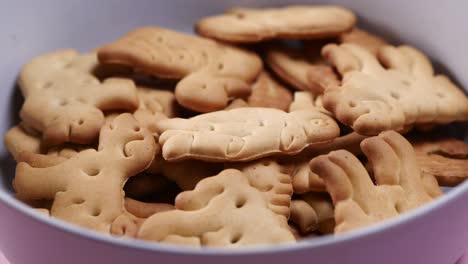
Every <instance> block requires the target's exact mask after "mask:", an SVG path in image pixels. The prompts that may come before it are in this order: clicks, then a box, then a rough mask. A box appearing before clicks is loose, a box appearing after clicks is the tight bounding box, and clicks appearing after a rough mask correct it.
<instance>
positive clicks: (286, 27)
mask: <svg viewBox="0 0 468 264" xmlns="http://www.w3.org/2000/svg"><path fill="white" fill-rule="evenodd" d="M355 23H356V16H355V15H354V14H353V12H352V11H351V10H349V9H346V8H344V7H340V6H305V5H304V6H288V7H282V8H257V9H255V8H231V9H228V10H226V12H225V13H224V14H221V15H216V16H211V17H206V18H203V19H202V20H200V21H198V22H197V24H196V25H195V30H196V31H197V32H198V33H199V34H201V35H203V36H206V37H210V38H214V39H218V40H221V41H226V42H234V43H249V42H259V41H263V40H268V39H275V38H282V39H285V38H286V39H288V38H289V39H311V38H314V39H316V38H326V37H332V36H338V35H339V34H341V33H343V32H347V31H349V30H351V29H352V28H353V26H354V24H355Z"/></svg>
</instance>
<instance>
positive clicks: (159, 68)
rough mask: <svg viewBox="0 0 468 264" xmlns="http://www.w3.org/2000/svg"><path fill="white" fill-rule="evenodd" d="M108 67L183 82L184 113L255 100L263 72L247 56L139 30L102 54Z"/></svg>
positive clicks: (148, 29) (183, 37)
mask: <svg viewBox="0 0 468 264" xmlns="http://www.w3.org/2000/svg"><path fill="white" fill-rule="evenodd" d="M98 57H99V61H100V62H101V63H103V64H122V65H128V66H131V67H133V68H135V69H138V70H141V71H144V72H146V73H148V74H151V75H154V76H157V77H163V78H176V79H181V80H180V81H179V82H178V83H177V85H176V89H175V95H176V98H177V101H178V102H179V103H180V104H181V105H182V106H184V107H186V108H188V109H190V110H194V111H198V112H211V111H216V110H221V109H224V108H225V107H226V106H227V105H228V103H229V101H230V100H231V99H233V98H238V97H246V96H248V95H249V94H250V91H251V88H250V85H251V83H252V82H253V81H254V80H255V78H256V77H257V75H258V74H259V73H260V72H261V70H262V68H263V66H262V62H261V60H260V58H259V57H258V56H257V55H256V54H254V53H252V52H249V51H247V50H243V49H241V48H237V47H233V46H229V45H226V44H222V43H217V42H215V41H213V40H210V39H205V38H202V37H197V36H191V35H187V34H183V33H179V32H175V31H171V30H168V29H163V28H159V27H145V28H138V29H136V30H134V31H132V32H130V33H128V34H127V35H125V36H124V37H122V38H121V39H119V40H117V41H115V42H113V43H110V44H108V45H106V46H104V47H102V48H100V49H99V51H98Z"/></svg>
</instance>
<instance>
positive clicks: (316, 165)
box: [310, 131, 441, 233]
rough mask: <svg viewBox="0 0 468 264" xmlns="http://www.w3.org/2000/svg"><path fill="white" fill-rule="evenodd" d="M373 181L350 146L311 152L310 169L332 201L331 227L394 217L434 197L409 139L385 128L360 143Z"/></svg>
mask: <svg viewBox="0 0 468 264" xmlns="http://www.w3.org/2000/svg"><path fill="white" fill-rule="evenodd" d="M361 148H362V151H363V152H364V154H365V155H366V156H367V158H368V159H369V161H370V163H371V165H372V169H373V174H374V178H375V182H376V184H377V185H375V184H374V183H373V182H372V179H371V178H370V176H369V174H368V173H367V171H366V169H365V168H364V166H363V165H362V163H361V162H360V161H359V160H358V159H357V158H356V157H355V156H354V155H353V154H351V153H350V152H348V151H346V150H337V151H333V152H330V153H329V154H327V155H322V156H318V157H316V158H314V159H313V160H312V161H311V162H310V167H311V170H312V171H313V172H314V173H316V174H317V175H319V176H320V177H321V178H322V179H323V180H324V182H325V185H326V188H327V191H328V192H329V193H330V195H331V197H332V200H333V204H334V205H335V221H336V227H335V233H341V232H346V231H349V230H353V229H356V228H360V227H364V226H367V225H371V224H374V223H377V222H381V221H383V220H386V219H389V218H393V217H396V216H398V215H400V214H402V213H404V212H407V211H409V210H412V209H414V208H417V207H419V206H422V205H424V204H426V203H428V202H430V201H432V200H433V199H434V198H435V197H433V196H432V194H433V193H441V192H440V188H439V186H438V185H433V188H435V189H436V190H428V189H427V187H428V186H427V185H425V183H424V181H425V180H424V179H423V174H422V173H421V170H420V168H419V166H418V163H417V160H416V156H415V153H414V150H413V148H412V146H411V144H410V143H409V142H408V141H407V140H406V139H405V138H404V137H403V136H401V135H400V134H398V133H397V132H394V131H386V132H383V133H381V134H380V135H379V136H375V137H371V138H368V139H365V140H364V141H363V142H362V143H361Z"/></svg>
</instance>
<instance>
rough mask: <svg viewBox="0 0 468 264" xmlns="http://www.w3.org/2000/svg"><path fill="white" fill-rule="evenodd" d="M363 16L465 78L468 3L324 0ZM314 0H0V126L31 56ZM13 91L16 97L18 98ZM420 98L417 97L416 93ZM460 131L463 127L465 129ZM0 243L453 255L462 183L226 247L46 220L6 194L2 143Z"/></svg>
mask: <svg viewBox="0 0 468 264" xmlns="http://www.w3.org/2000/svg"><path fill="white" fill-rule="evenodd" d="M325 2H327V3H338V4H344V5H346V6H348V7H350V8H352V9H354V10H355V11H356V12H357V13H358V14H359V15H360V23H362V26H364V27H367V28H369V29H372V30H374V31H376V32H380V33H381V34H383V35H384V36H386V37H388V38H389V39H393V40H395V41H398V42H401V43H408V44H412V45H415V46H417V47H420V48H421V49H422V50H424V51H425V52H426V53H427V54H431V56H432V59H433V61H434V62H436V63H435V65H437V66H438V67H440V69H443V70H445V71H449V72H450V73H452V74H453V76H457V77H458V79H457V80H458V82H459V83H460V84H464V85H465V87H467V86H468V75H466V74H464V73H465V72H466V71H467V70H468V58H467V57H466V56H462V55H461V54H464V53H465V52H466V46H467V45H468V27H466V26H465V25H466V24H467V22H468V19H467V18H466V15H465V13H466V12H465V11H466V10H468V2H464V1H451V2H446V3H444V4H441V2H440V1H437V0H427V1H424V2H423V1H403V0H395V1H385V0H356V1H353V2H351V1H346V0H342V1H339V0H330V1H325ZM293 3H296V4H298V3H302V4H304V3H314V1H292V0H290V1H287V0H284V1H281V0H278V1H267V0H258V1H242V3H239V1H233V0H230V1H215V0H201V1H200V0H199V1H183V0H172V1H154V0H140V1H131V0H121V1H112V0H100V1H82V0H81V1H80V0H69V1H60V0H42V1H32V0H30V1H26V0H17V1H12V2H11V3H8V6H6V4H3V5H4V6H2V8H0V32H2V34H1V39H2V41H0V55H1V56H0V58H2V62H3V63H2V64H1V66H0V81H1V83H2V84H4V89H2V90H0V92H1V93H2V96H0V107H2V109H1V111H0V121H1V122H0V124H1V125H0V128H1V130H2V132H3V134H4V133H5V132H6V131H7V129H8V128H9V127H11V126H13V125H14V124H15V123H17V121H18V119H17V113H18V105H17V104H15V103H14V102H15V100H16V101H17V98H18V97H19V96H18V92H17V91H16V92H15V90H14V89H15V88H14V87H15V82H16V80H15V78H16V76H17V74H18V72H19V70H20V68H21V66H22V65H23V64H24V63H25V62H26V61H27V60H28V59H30V58H32V57H33V56H35V55H38V54H40V53H44V52H47V51H50V50H54V49H58V48H65V47H74V48H78V49H80V50H83V51H85V50H90V49H93V48H95V47H97V46H99V45H102V44H104V43H106V42H108V41H110V40H113V39H115V38H117V37H119V36H120V35H122V34H124V33H125V32H127V31H129V30H131V29H133V28H135V27H137V26H143V25H159V26H165V27H170V28H173V29H176V30H185V31H189V30H190V28H191V25H192V24H193V22H194V21H196V20H197V19H198V18H200V17H202V16H204V15H208V14H213V13H216V12H220V11H221V10H223V9H225V8H227V7H230V6H238V5H246V6H272V5H286V4H293ZM15 98H16V99H15ZM421 99H423V98H421ZM457 129H459V130H458V131H455V132H457V133H458V134H459V135H463V136H466V135H467V133H466V131H467V130H466V129H461V130H460V127H458V128H457ZM0 153H1V155H2V156H1V159H0V168H1V171H0V173H1V176H2V179H3V181H2V183H3V184H1V185H0V251H3V252H4V254H5V256H6V257H7V258H8V259H9V260H10V261H11V262H12V263H14V264H22V263H27V264H31V263H67V264H68V263H69V264H73V263H80V264H82V263H114V264H120V263H143V264H144V263H183V262H190V263H204V264H207V263H220V262H222V263H284V262H298V263H299V262H303V261H307V262H313V263H381V264H384V263H435V264H441V263H455V261H456V260H457V259H458V258H459V257H460V256H461V255H462V254H463V251H464V250H466V248H467V247H468V228H467V227H466V225H467V223H468V210H467V209H468V208H467V204H468V182H465V183H464V184H462V185H460V186H458V187H456V188H453V189H452V190H450V191H448V193H447V194H446V195H445V196H444V197H442V198H440V199H438V200H437V201H435V202H433V203H431V204H429V205H427V206H425V207H422V208H420V209H418V210H415V211H413V212H411V213H408V214H405V215H403V216H402V217H400V218H398V219H393V220H390V221H387V222H385V223H383V224H380V225H376V226H372V227H370V228H366V229H362V230H358V231H355V232H351V233H348V234H344V235H340V236H336V237H333V236H327V237H323V238H317V239H311V240H305V241H301V242H299V243H297V244H294V245H281V246H276V247H255V248H247V249H243V250H236V251H228V250H221V249H202V250H196V249H188V248H179V247H173V246H167V245H160V244H155V243H147V242H143V241H131V240H118V239H114V238H112V237H110V236H105V235H102V234H97V233H94V232H90V231H88V230H84V229H81V228H79V227H75V226H72V225H69V224H67V223H64V222H61V221H58V220H55V219H48V218H45V217H43V216H41V215H38V214H36V213H34V212H33V211H31V210H29V209H28V208H27V207H26V206H25V205H23V204H21V203H20V202H18V201H16V200H15V199H14V198H13V197H12V192H11V187H10V182H11V178H12V177H13V175H14V163H13V161H12V160H11V158H10V157H9V156H8V154H7V153H6V151H5V149H4V147H3V146H1V148H0Z"/></svg>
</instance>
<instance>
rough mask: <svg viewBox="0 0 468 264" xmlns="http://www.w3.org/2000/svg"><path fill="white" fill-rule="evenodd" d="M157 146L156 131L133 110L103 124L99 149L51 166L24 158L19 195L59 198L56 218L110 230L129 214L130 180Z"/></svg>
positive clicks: (18, 176) (19, 167) (16, 182)
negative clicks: (127, 188)
mask: <svg viewBox="0 0 468 264" xmlns="http://www.w3.org/2000/svg"><path fill="white" fill-rule="evenodd" d="M154 148H155V142H154V139H153V137H152V136H151V134H150V133H149V132H148V131H146V130H145V129H144V128H142V127H140V125H139V124H138V123H137V121H136V120H135V119H134V118H133V116H132V115H131V114H122V115H119V116H118V117H116V118H115V119H114V120H113V121H112V122H110V123H109V124H106V125H105V126H104V127H102V129H101V133H100V137H99V148H98V150H94V149H89V150H85V151H82V152H80V153H78V154H76V155H75V156H73V157H71V158H70V159H68V160H66V161H64V162H61V163H59V164H57V165H54V166H51V167H45V168H34V167H31V166H30V165H29V164H27V163H25V162H20V163H18V165H17V168H16V176H15V179H14V182H13V186H14V188H15V190H16V192H17V195H18V196H19V197H24V198H26V199H54V202H53V204H52V208H51V216H54V217H57V218H60V219H63V220H66V221H68V222H71V223H74V224H77V225H80V226H83V227H88V228H90V229H94V230H98V231H102V232H109V230H110V225H111V224H112V222H113V221H114V220H115V219H116V218H117V217H118V216H120V215H121V214H123V213H124V211H123V207H124V193H123V190H122V189H123V186H124V184H125V182H126V181H127V179H128V178H129V177H131V176H133V175H135V174H137V173H139V172H141V171H143V170H144V169H146V168H147V167H148V166H149V165H150V164H151V162H152V160H153V158H154Z"/></svg>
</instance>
